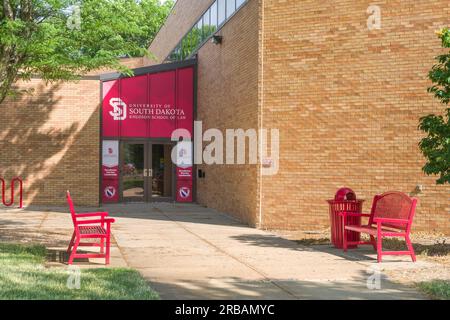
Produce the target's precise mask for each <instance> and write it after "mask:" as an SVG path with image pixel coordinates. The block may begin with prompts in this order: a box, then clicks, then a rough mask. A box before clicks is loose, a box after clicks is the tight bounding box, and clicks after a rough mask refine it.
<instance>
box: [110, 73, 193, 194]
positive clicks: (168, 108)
mask: <svg viewBox="0 0 450 320" xmlns="http://www.w3.org/2000/svg"><path fill="white" fill-rule="evenodd" d="M102 109H103V111H102V120H103V126H102V132H103V137H104V138H112V139H120V138H171V136H172V132H173V131H174V130H176V129H186V130H188V132H189V133H190V134H191V137H192V134H193V122H194V69H193V67H187V68H181V69H176V70H170V71H164V72H159V73H152V74H146V75H141V76H136V77H131V78H122V79H117V80H113V81H107V82H104V83H103V108H102ZM109 142H111V141H108V140H105V141H104V150H103V152H104V158H103V160H104V162H103V167H102V172H103V173H102V176H103V184H102V186H103V201H104V202H117V201H118V200H119V194H118V190H119V188H118V184H119V182H118V181H119V171H118V168H119V167H118V166H119V164H118V162H117V166H109V165H105V159H108V158H107V154H106V153H105V152H107V151H108V150H109V149H105V145H108V146H107V148H111V146H110V144H109ZM116 142H117V153H118V141H116ZM105 156H106V158H105ZM117 159H118V158H117ZM117 161H118V160H117ZM177 179H178V181H183V185H182V186H180V187H179V188H177V196H176V198H177V200H179V201H182V202H189V201H192V180H193V169H192V164H191V165H189V166H185V165H181V166H179V167H177ZM180 188H182V192H181V193H180ZM187 189H189V191H187Z"/></svg>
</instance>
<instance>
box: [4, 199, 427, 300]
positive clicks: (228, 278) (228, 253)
mask: <svg viewBox="0 0 450 320" xmlns="http://www.w3.org/2000/svg"><path fill="white" fill-rule="evenodd" d="M103 209H104V210H107V211H109V212H110V213H111V215H112V216H114V217H116V218H117V222H116V223H115V224H114V228H113V234H114V238H115V243H114V246H113V249H112V253H113V264H114V265H115V266H129V267H132V268H136V269H138V270H139V271H140V272H141V274H142V275H143V276H144V277H145V278H146V279H147V280H148V281H149V282H150V283H151V286H152V287H153V288H154V289H156V290H157V291H158V292H159V293H160V295H161V298H162V299H421V298H424V297H423V296H422V295H420V294H419V293H417V292H416V291H415V290H414V289H411V288H408V287H404V286H400V285H398V284H394V283H391V282H390V281H389V280H388V279H386V278H385V277H384V276H382V277H381V289H380V290H370V289H368V288H367V284H366V283H367V278H368V277H369V276H370V275H371V274H370V273H368V272H372V273H373V270H372V268H373V267H374V266H375V267H376V266H377V263H376V261H375V260H374V256H373V253H372V252H371V251H370V250H369V251H367V254H368V255H366V252H364V251H360V250H358V251H357V252H350V253H349V254H346V255H344V254H342V252H340V251H339V250H335V249H332V248H329V247H327V248H323V250H322V249H321V250H320V251H317V250H313V249H311V248H308V247H303V246H300V245H298V244H296V243H295V242H293V241H289V240H286V239H283V238H281V237H278V236H276V235H273V234H271V233H269V232H265V231H261V230H257V229H253V228H249V227H246V226H244V225H242V224H240V223H238V222H236V221H234V220H233V219H231V218H230V217H228V216H226V215H224V214H221V213H219V212H216V211H214V210H211V209H206V208H203V207H201V206H197V205H180V204H163V203H160V204H124V205H114V206H107V207H105V208H103ZM60 211H61V212H60V213H58V212H55V211H50V212H45V213H42V212H39V210H37V211H29V210H27V211H18V212H15V213H14V212H12V211H10V210H6V211H5V210H3V211H1V210H0V234H4V230H6V229H8V230H9V231H10V232H12V230H11V228H12V229H14V228H16V229H18V230H20V229H23V230H28V231H26V232H25V234H27V235H28V237H29V238H30V239H31V238H32V236H30V232H32V231H33V232H35V233H36V234H39V235H40V236H39V237H37V239H38V240H34V241H41V242H43V243H46V244H47V245H49V244H53V246H55V247H58V246H59V247H62V248H63V247H64V246H65V245H67V244H66V242H67V241H68V240H69V238H68V235H70V233H71V225H70V224H71V221H70V216H69V215H68V214H67V213H64V210H60ZM5 228H6V229H5ZM36 230H38V231H36ZM27 232H28V233H27ZM49 232H50V233H49ZM44 234H45V236H44ZM3 238H4V237H2V236H0V240H5V239H3ZM57 239H59V240H57ZM6 240H7V239H6ZM59 241H61V243H59ZM63 245H64V246H63ZM397 260H398V257H397ZM82 265H83V264H82ZM85 265H90V266H92V265H91V264H86V263H85ZM420 266H421V263H420V262H419V263H418V264H414V265H413V264H412V263H410V262H408V259H402V258H401V261H400V262H390V261H389V260H387V262H386V263H383V264H382V267H383V268H384V267H390V268H417V267H420Z"/></svg>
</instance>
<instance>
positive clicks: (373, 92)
mask: <svg viewBox="0 0 450 320" xmlns="http://www.w3.org/2000/svg"><path fill="white" fill-rule="evenodd" d="M371 4H377V5H379V6H380V7H381V10H382V11H381V14H382V28H381V30H373V31H369V30H368V28H367V24H366V21H367V18H368V14H367V13H366V10H367V8H368V6H369V5H371ZM263 14H264V28H263V29H262V33H263V38H264V43H263V46H264V51H263V58H262V59H263V66H262V69H261V70H262V71H263V73H262V77H263V88H264V90H263V92H264V94H263V101H264V102H263V110H262V118H263V126H264V127H269V128H270V127H274V128H279V129H280V130H281V161H280V172H279V174H278V175H276V176H273V177H264V178H263V180H262V181H263V182H262V183H263V184H262V190H263V200H262V201H263V202H262V203H263V226H264V227H268V228H284V229H303V230H311V229H316V228H318V227H325V226H328V224H329V222H328V216H327V210H328V209H327V204H326V203H325V200H326V199H328V198H332V197H333V195H334V192H335V191H336V189H337V188H338V187H341V186H349V187H351V188H353V189H354V190H355V191H356V192H357V195H358V196H359V197H361V198H364V199H366V200H367V202H368V203H366V205H365V209H366V210H369V208H370V205H369V203H370V202H371V201H372V197H373V195H375V194H377V193H381V192H383V191H388V190H400V191H403V192H406V193H411V194H414V192H413V191H414V189H415V187H416V185H419V184H420V185H423V186H424V191H423V193H420V194H417V197H418V198H419V199H420V205H419V207H418V210H417V216H416V219H415V230H416V231H417V230H426V231H440V232H445V233H447V234H450V223H449V222H450V221H449V218H450V186H437V185H436V184H435V178H433V177H426V176H424V174H422V172H421V167H422V166H423V164H424V159H423V158H422V156H421V154H420V152H419V149H418V147H417V144H418V142H419V140H420V138H421V133H420V132H419V131H418V130H417V125H418V121H419V118H420V117H421V116H423V115H426V114H428V113H430V112H439V111H441V110H443V109H444V107H443V106H442V105H440V104H439V103H438V102H436V101H435V100H434V99H433V98H432V97H431V96H430V95H429V94H428V93H427V92H426V88H427V86H429V84H430V83H429V81H428V80H427V72H428V71H429V69H430V68H431V66H432V65H433V63H434V60H433V57H434V56H436V55H438V54H439V53H440V52H441V51H440V41H439V39H437V37H436V36H435V34H434V31H435V30H437V29H439V28H440V27H442V26H446V25H447V26H448V25H449V24H450V18H449V17H450V7H449V6H448V1H445V0H441V1H414V0H404V1H352V0H333V1H318V0H307V1H297V0H264V13H263Z"/></svg>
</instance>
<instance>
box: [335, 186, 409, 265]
mask: <svg viewBox="0 0 450 320" xmlns="http://www.w3.org/2000/svg"><path fill="white" fill-rule="evenodd" d="M416 206H417V199H415V198H410V197H409V196H407V195H406V194H404V193H402V192H386V193H383V194H382V195H376V196H375V198H374V199H373V203H372V210H371V213H370V214H358V213H347V212H342V213H341V215H342V217H343V219H344V224H343V225H344V232H343V233H344V251H347V248H348V246H349V245H359V244H371V245H373V247H374V249H375V250H376V251H377V258H378V262H381V261H382V257H383V256H385V255H409V256H411V259H412V261H413V262H415V261H416V255H415V253H414V248H413V246H412V244H411V239H410V233H411V225H412V222H413V218H414V214H415V211H416ZM354 216H360V217H368V218H369V222H368V224H367V225H363V226H359V225H347V217H354ZM345 230H349V231H352V232H357V233H366V234H369V235H370V241H348V240H347V232H345ZM375 237H376V240H375ZM383 237H404V238H405V241H406V246H407V248H408V250H407V251H383V246H382V244H383Z"/></svg>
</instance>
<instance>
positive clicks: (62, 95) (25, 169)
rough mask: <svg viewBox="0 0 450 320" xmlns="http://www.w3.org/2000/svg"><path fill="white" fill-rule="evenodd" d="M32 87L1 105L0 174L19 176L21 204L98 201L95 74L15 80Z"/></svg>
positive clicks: (97, 113)
mask: <svg viewBox="0 0 450 320" xmlns="http://www.w3.org/2000/svg"><path fill="white" fill-rule="evenodd" d="M18 86H20V87H21V88H22V89H32V90H33V91H32V93H31V94H29V95H24V96H23V97H22V98H20V99H15V100H11V99H10V100H6V101H4V102H3V103H2V104H1V105H0V109H1V114H2V117H0V150H2V152H1V155H0V176H3V177H6V178H8V179H10V178H12V177H14V176H20V177H22V178H23V179H24V183H25V205H27V206H28V205H62V204H65V191H66V190H70V191H71V193H72V195H73V197H74V199H75V201H76V203H77V204H78V205H92V206H97V205H98V199H99V195H98V193H99V191H98V190H99V185H98V184H99V129H100V128H99V98H100V91H99V88H100V84H99V81H98V80H83V81H79V82H78V83H65V84H55V85H50V84H49V85H47V86H46V85H45V84H44V83H43V82H42V81H41V80H36V79H35V80H32V81H30V82H26V83H19V84H18Z"/></svg>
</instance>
